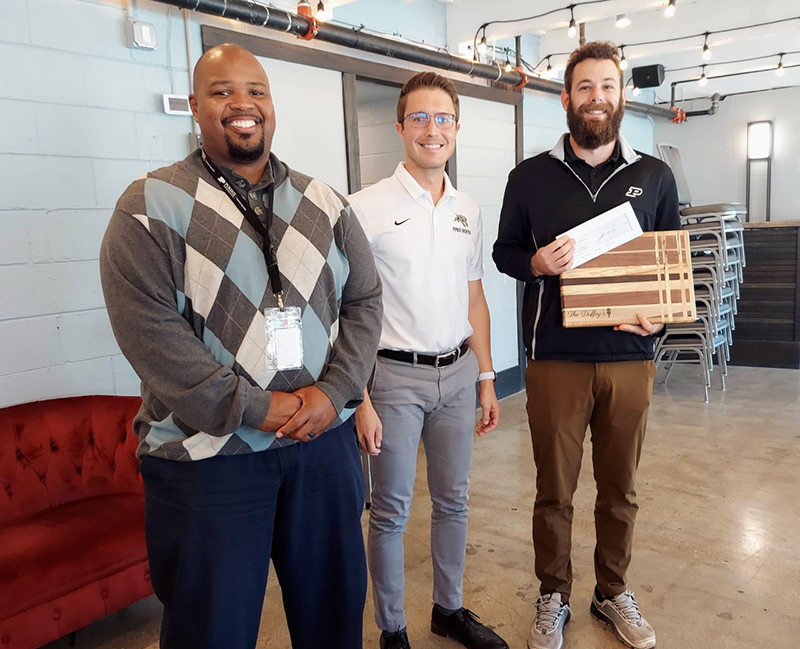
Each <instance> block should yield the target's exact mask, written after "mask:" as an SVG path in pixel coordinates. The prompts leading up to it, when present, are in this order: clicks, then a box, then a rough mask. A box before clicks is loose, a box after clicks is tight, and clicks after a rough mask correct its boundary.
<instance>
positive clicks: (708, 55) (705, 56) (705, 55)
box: [703, 32, 711, 61]
mask: <svg viewBox="0 0 800 649" xmlns="http://www.w3.org/2000/svg"><path fill="white" fill-rule="evenodd" d="M704 36H705V39H704V40H703V60H704V61H708V60H709V59H710V58H711V48H710V47H709V46H708V37H709V36H710V32H706V33H705V34H704Z"/></svg>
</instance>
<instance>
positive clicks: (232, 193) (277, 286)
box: [200, 149, 283, 311]
mask: <svg viewBox="0 0 800 649" xmlns="http://www.w3.org/2000/svg"><path fill="white" fill-rule="evenodd" d="M200 157H201V158H202V160H203V164H204V165H205V167H206V169H208V173H210V174H211V176H212V177H213V178H214V180H216V181H217V184H218V185H219V186H220V187H221V188H222V189H223V191H224V192H225V193H226V194H227V195H228V197H229V198H230V199H231V200H232V201H233V204H234V205H236V207H237V208H238V209H239V211H240V212H241V213H242V215H243V216H244V218H246V219H247V222H248V223H249V224H250V225H252V226H253V229H254V230H255V231H256V232H258V233H259V234H260V235H261V240H262V246H261V247H262V250H263V252H264V259H265V261H266V262H267V274H268V275H269V281H270V284H271V285H272V294H273V295H274V296H275V299H276V300H277V301H278V308H279V309H280V310H281V311H283V286H282V284H281V274H280V273H279V272H278V259H277V257H276V256H275V251H274V250H273V248H272V242H271V241H270V238H269V226H270V225H271V224H272V216H273V211H272V206H273V196H274V194H275V186H274V183H272V184H270V185H269V187H267V196H268V198H267V203H268V205H267V225H266V227H265V226H264V224H263V223H262V222H261V219H259V218H258V215H257V214H256V213H255V212H254V211H253V208H252V207H250V204H249V203H248V202H247V201H246V200H244V198H243V197H242V196H241V194H239V192H238V191H236V188H235V187H233V186H232V185H231V184H230V183H229V182H228V181H227V179H226V178H225V175H224V174H223V173H222V172H221V171H220V170H219V168H218V167H217V165H215V164H214V163H213V162H212V161H211V160H210V159H209V158H208V157H207V156H206V152H205V151H204V150H203V149H200Z"/></svg>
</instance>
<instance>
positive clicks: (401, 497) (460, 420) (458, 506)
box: [368, 351, 478, 631]
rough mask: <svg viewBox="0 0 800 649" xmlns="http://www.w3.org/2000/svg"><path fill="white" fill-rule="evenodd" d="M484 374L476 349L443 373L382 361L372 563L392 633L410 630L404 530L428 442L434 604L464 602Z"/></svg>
mask: <svg viewBox="0 0 800 649" xmlns="http://www.w3.org/2000/svg"><path fill="white" fill-rule="evenodd" d="M477 377H478V361H477V359H476V358H475V355H474V354H473V353H472V352H471V351H469V352H467V354H465V355H464V356H463V357H462V358H460V359H459V360H458V361H456V362H455V363H453V364H452V365H448V366H447V367H443V368H439V369H437V368H434V367H431V366H428V365H411V364H410V363H404V362H401V361H395V360H391V359H386V358H382V357H380V356H379V357H378V360H377V365H376V368H375V375H374V377H373V381H372V385H371V388H370V399H371V400H372V404H373V406H374V407H375V410H376V411H377V413H378V416H379V417H380V420H381V422H382V423H383V442H382V444H381V453H380V455H378V456H377V457H375V458H373V459H372V479H373V483H372V484H373V486H372V507H371V509H370V517H369V544H368V560H369V569H370V574H371V577H372V592H373V598H374V601H375V622H376V623H377V625H378V627H379V628H380V629H382V630H384V631H397V630H399V629H402V628H403V627H404V626H406V616H405V611H404V607H403V599H404V595H405V574H404V573H405V566H404V549H403V532H404V531H405V529H406V523H407V522H408V516H409V512H410V508H411V498H412V494H413V491H414V480H415V478H416V472H417V449H418V447H419V441H420V438H422V443H423V444H424V446H425V455H426V458H427V464H428V490H429V491H430V496H431V502H432V504H433V511H432V514H431V554H432V557H433V601H434V602H435V603H437V604H439V605H440V606H443V607H445V608H450V609H455V608H460V607H461V605H462V601H461V594H462V579H463V574H464V563H465V559H466V546H467V487H468V485H469V471H470V467H471V465H472V443H473V436H474V431H475V382H476V380H477Z"/></svg>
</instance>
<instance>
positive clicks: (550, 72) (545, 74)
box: [542, 56, 556, 79]
mask: <svg viewBox="0 0 800 649" xmlns="http://www.w3.org/2000/svg"><path fill="white" fill-rule="evenodd" d="M555 76H556V73H555V72H554V71H553V66H552V65H550V57H549V56H548V57H547V68H546V69H545V71H544V72H543V73H542V78H543V79H552V78H553V77H555Z"/></svg>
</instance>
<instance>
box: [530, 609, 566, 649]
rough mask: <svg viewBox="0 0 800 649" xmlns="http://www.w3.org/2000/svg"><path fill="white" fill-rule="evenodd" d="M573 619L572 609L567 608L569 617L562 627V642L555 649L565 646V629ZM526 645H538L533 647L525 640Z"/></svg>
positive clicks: (531, 648) (534, 648)
mask: <svg viewBox="0 0 800 649" xmlns="http://www.w3.org/2000/svg"><path fill="white" fill-rule="evenodd" d="M571 619H572V611H571V610H570V609H567V619H565V620H564V626H562V627H561V643H560V644H559V645H558V646H557V647H553V649H561V648H562V647H563V646H564V629H566V628H567V624H569V621H570V620H571ZM525 645H526V646H527V647H528V649H536V647H531V645H530V644H529V643H528V642H525Z"/></svg>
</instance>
